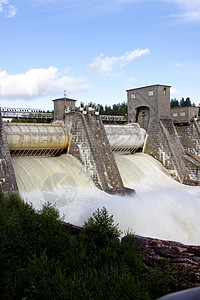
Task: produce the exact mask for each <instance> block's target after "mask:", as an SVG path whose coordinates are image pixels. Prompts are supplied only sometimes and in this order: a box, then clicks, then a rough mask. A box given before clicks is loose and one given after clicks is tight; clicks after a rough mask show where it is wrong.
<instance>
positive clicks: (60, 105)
mask: <svg viewBox="0 0 200 300" xmlns="http://www.w3.org/2000/svg"><path fill="white" fill-rule="evenodd" d="M52 101H53V102H54V122H56V121H63V120H64V118H65V113H66V111H68V112H70V111H73V110H75V103H76V101H77V100H74V99H70V98H66V97H63V98H59V99H54V100H52Z"/></svg>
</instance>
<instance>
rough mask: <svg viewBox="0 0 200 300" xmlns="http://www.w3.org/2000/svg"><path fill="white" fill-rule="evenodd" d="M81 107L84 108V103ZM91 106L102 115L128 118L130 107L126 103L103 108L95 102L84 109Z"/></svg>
mask: <svg viewBox="0 0 200 300" xmlns="http://www.w3.org/2000/svg"><path fill="white" fill-rule="evenodd" d="M81 106H84V103H83V102H81ZM90 106H91V107H94V108H95V109H96V110H98V111H99V114H100V115H116V116H126V115H127V114H128V106H127V103H125V102H123V103H117V104H113V105H112V106H108V105H105V106H103V105H102V104H95V103H93V102H90V103H88V104H87V105H86V106H84V107H90Z"/></svg>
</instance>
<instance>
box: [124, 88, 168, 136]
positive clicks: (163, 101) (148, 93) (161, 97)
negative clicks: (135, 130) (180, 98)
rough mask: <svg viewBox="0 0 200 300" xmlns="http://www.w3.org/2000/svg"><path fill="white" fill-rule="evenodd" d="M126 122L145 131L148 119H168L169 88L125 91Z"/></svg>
mask: <svg viewBox="0 0 200 300" xmlns="http://www.w3.org/2000/svg"><path fill="white" fill-rule="evenodd" d="M127 101H128V122H129V123H139V124H140V126H141V127H143V128H144V129H146V130H147V128H148V125H149V122H150V119H154V118H156V119H157V118H159V119H170V118H171V113H170V86H168V85H159V84H157V85H150V86H145V87H141V88H136V89H130V90H127Z"/></svg>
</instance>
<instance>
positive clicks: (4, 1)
mask: <svg viewBox="0 0 200 300" xmlns="http://www.w3.org/2000/svg"><path fill="white" fill-rule="evenodd" d="M16 12H17V9H16V7H15V6H14V5H12V4H10V2H9V0H0V13H5V15H6V17H7V18H13V17H14V16H15V15H16Z"/></svg>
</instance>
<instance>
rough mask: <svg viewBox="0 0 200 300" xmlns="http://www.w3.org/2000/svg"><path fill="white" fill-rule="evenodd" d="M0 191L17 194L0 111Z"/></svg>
mask: <svg viewBox="0 0 200 300" xmlns="http://www.w3.org/2000/svg"><path fill="white" fill-rule="evenodd" d="M0 144H1V147H0V189H1V190H2V191H3V192H15V193H18V187H17V181H16V178H15V172H14V168H13V164H12V159H11V155H10V151H9V147H8V142H7V137H6V133H5V129H4V126H3V121H2V117H1V110H0Z"/></svg>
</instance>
